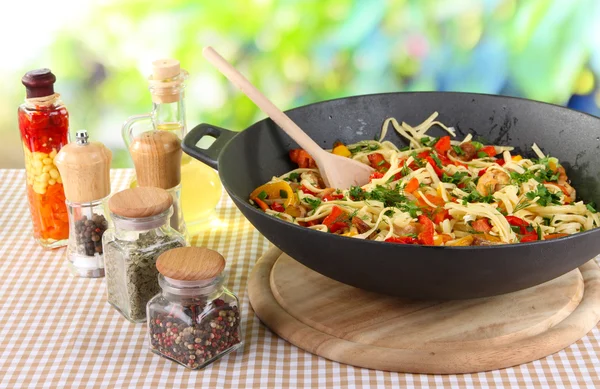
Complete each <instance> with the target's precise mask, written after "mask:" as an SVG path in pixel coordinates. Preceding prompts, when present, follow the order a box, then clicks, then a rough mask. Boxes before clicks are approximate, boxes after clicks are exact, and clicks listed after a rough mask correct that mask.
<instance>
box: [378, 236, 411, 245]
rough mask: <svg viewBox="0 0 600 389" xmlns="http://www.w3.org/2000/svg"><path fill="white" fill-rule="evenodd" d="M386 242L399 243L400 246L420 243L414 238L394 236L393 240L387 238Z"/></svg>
mask: <svg viewBox="0 0 600 389" xmlns="http://www.w3.org/2000/svg"><path fill="white" fill-rule="evenodd" d="M385 241H386V242H390V243H399V244H416V243H418V241H417V239H415V238H413V237H412V236H398V237H396V236H392V237H391V238H387V239H386V240H385Z"/></svg>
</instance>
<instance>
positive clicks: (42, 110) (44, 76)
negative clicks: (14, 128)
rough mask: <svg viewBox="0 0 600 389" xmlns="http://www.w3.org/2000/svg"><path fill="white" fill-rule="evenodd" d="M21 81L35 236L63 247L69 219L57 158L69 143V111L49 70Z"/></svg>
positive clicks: (21, 111)
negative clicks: (55, 160) (25, 96)
mask: <svg viewBox="0 0 600 389" xmlns="http://www.w3.org/2000/svg"><path fill="white" fill-rule="evenodd" d="M21 81H22V83H23V85H25V88H26V90H27V98H26V99H25V103H23V104H21V106H19V109H18V116H19V130H20V132H21V141H22V143H23V151H24V154H25V170H26V173H27V199H28V201H29V210H30V211H31V220H32V222H33V236H34V238H35V239H36V241H37V242H38V243H39V244H40V245H42V246H43V247H46V248H55V247H61V246H64V245H66V244H67V238H68V237H69V220H68V216H67V207H66V205H65V193H64V190H63V185H62V179H61V176H60V174H59V172H58V169H57V168H56V165H55V164H54V159H55V158H56V155H57V153H58V151H59V150H60V149H61V148H62V147H63V146H64V145H66V144H67V143H68V142H69V113H68V112H67V109H66V108H65V106H64V105H63V103H62V102H61V101H60V95H59V94H58V93H54V82H55V81H56V77H55V76H54V74H52V72H51V71H50V69H37V70H32V71H30V72H27V73H26V74H25V76H23V78H22V80H21Z"/></svg>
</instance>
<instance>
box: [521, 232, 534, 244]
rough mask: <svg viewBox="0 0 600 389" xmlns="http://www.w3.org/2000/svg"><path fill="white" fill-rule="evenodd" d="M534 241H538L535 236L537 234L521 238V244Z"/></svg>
mask: <svg viewBox="0 0 600 389" xmlns="http://www.w3.org/2000/svg"><path fill="white" fill-rule="evenodd" d="M536 240H538V236H537V234H528V235H525V236H523V237H522V238H521V242H522V243H523V242H534V241H536Z"/></svg>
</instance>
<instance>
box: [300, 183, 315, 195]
mask: <svg viewBox="0 0 600 389" xmlns="http://www.w3.org/2000/svg"><path fill="white" fill-rule="evenodd" d="M300 190H301V191H302V193H304V194H309V195H313V196H314V195H315V194H316V193H315V192H313V191H311V190H310V189H308V188H307V187H305V186H304V185H302V186H301V187H300Z"/></svg>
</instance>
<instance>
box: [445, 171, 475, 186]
mask: <svg viewBox="0 0 600 389" xmlns="http://www.w3.org/2000/svg"><path fill="white" fill-rule="evenodd" d="M468 175H469V173H467V172H456V173H454V174H453V175H451V176H449V175H448V174H446V173H443V174H442V182H448V183H450V184H455V185H456V184H458V183H460V181H461V180H462V179H463V178H464V177H465V176H468Z"/></svg>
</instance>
